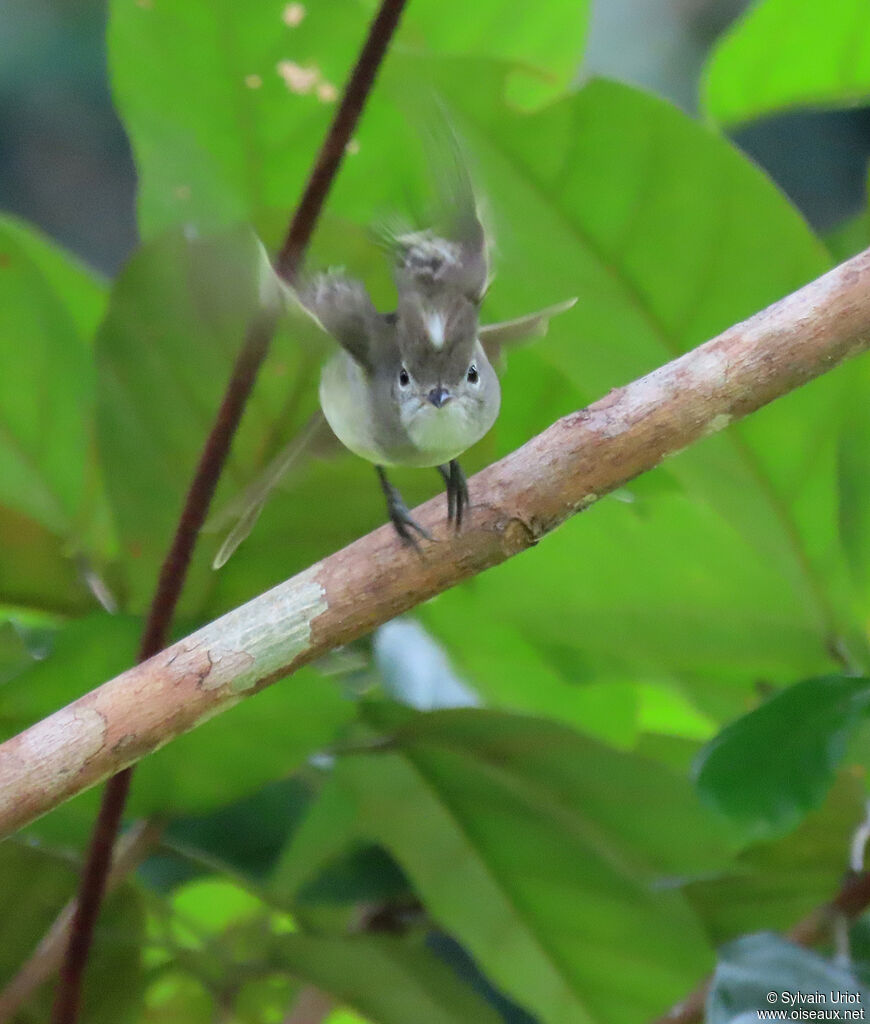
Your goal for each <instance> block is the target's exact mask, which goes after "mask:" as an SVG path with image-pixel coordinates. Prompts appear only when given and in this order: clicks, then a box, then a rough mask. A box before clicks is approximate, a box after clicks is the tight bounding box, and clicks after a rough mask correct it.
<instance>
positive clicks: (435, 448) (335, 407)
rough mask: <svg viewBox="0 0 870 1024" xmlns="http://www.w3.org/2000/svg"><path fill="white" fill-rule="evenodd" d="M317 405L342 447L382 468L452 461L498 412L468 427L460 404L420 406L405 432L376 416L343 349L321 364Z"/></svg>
mask: <svg viewBox="0 0 870 1024" xmlns="http://www.w3.org/2000/svg"><path fill="white" fill-rule="evenodd" d="M320 406H321V408H322V409H323V414H324V416H325V417H326V421H327V422H328V423H329V426H330V427H331V428H332V431H333V433H334V434H335V436H336V437H337V438H338V439H339V441H341V443H342V444H343V445H344V446H345V448H348V449H349V450H350V451H352V452H353V453H354V454H355V455H359V456H360V457H361V458H363V459H367V460H368V461H369V462H374V463H375V464H376V465H380V466H420V467H424V466H440V465H443V464H444V463H447V462H450V460H451V459H455V458H457V457H458V456H459V455H461V454H462V453H463V452H464V451H465V450H466V449H467V448H470V447H471V445H473V444H474V443H475V442H477V441H479V440H480V438H481V437H483V435H484V434H485V433H486V432H487V431H488V430H489V428H490V427H491V426H492V422H493V420H494V419H495V414H496V413H497V411H498V409H497V407H496V409H495V410H494V412H493V415H492V417H491V419H490V418H487V421H486V422H483V423H478V424H474V425H472V424H470V423H469V422H468V420H467V418H466V416H465V414H464V410H463V408H462V407H461V406H460V405H459V404H458V403H448V404H447V405H445V406H443V407H442V408H440V409H436V408H435V406H434V405H433V406H432V407H431V409H430V408H428V407H425V406H424V407H423V408H422V409H421V410H420V413H419V414H418V415H417V416H415V417H414V420H413V421H412V423H411V424H410V426H409V427H408V428H407V430H406V429H404V428H402V427H401V426H400V425H399V424H398V423H394V422H390V421H389V420H386V421H385V418H384V417H383V416H381V417H379V418H377V419H376V417H375V416H374V415H373V412H372V409H371V404H370V391H369V388H368V384H367V380H366V376H365V373H364V371H363V370H362V369H361V368H360V367H359V366H358V364H357V363H356V362H355V361H354V360H353V359H351V358H350V357H349V356H347V355H346V354H345V353H344V352H338V353H336V355H335V356H333V358H332V359H330V360H329V362H328V363H327V364H326V366H324V368H323V372H322V373H321V376H320ZM376 423H377V424H379V427H376V426H375V424H376Z"/></svg>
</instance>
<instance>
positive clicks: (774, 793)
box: [696, 676, 870, 834]
mask: <svg viewBox="0 0 870 1024" xmlns="http://www.w3.org/2000/svg"><path fill="white" fill-rule="evenodd" d="M868 706H870V680H868V679H855V678H851V677H845V676H827V677H825V678H823V679H807V680H805V681H804V682H801V683H795V685H794V686H791V687H789V688H788V689H787V690H783V691H782V692H781V693H778V694H776V696H774V697H771V699H770V700H768V701H766V702H765V703H764V704H762V705H761V706H760V707H758V708H756V709H755V710H754V711H750V712H749V714H747V715H744V716H743V717H742V718H738V719H737V721H736V722H732V723H731V724H730V725H728V726H727V727H726V728H725V729H723V730H722V732H720V733H719V735H718V736H716V737H715V738H714V739H713V740H711V742H710V743H708V744H707V746H706V747H705V748H704V750H703V751H702V752H701V754H700V756H699V758H698V762H697V765H696V772H697V783H698V788H699V789H700V791H701V793H702V794H703V795H704V797H705V798H706V799H707V800H709V801H710V802H711V803H712V804H713V805H714V806H716V807H718V808H719V809H720V810H721V811H723V812H724V813H725V814H728V815H729V816H730V817H732V818H733V819H734V820H735V821H738V822H740V823H741V824H742V825H743V826H744V827H745V828H746V829H747V830H748V832H750V833H760V834H765V833H769V832H774V833H778V832H784V831H786V830H787V829H789V828H791V827H792V826H793V825H794V824H795V823H796V822H797V821H799V820H800V819H801V818H802V817H803V816H804V814H806V812H807V811H808V810H810V809H811V808H813V807H816V806H818V804H819V803H821V801H822V799H823V798H824V796H825V794H826V793H827V791H828V789H829V788H830V785H831V781H832V779H833V774H834V772H835V771H836V769H837V768H838V767H839V765H840V762H841V760H842V758H843V755H844V753H845V746H846V741H847V740H848V738H849V736H850V735H852V733H854V731H855V729H856V728H857V727H858V725H859V724H860V723H861V721H862V720H863V719H864V717H865V716H866V714H867V708H868Z"/></svg>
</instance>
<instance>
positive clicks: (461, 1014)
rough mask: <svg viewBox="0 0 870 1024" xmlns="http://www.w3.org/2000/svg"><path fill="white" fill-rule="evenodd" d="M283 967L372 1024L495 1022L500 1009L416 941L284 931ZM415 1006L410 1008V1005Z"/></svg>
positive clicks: (280, 953) (279, 950)
mask: <svg viewBox="0 0 870 1024" xmlns="http://www.w3.org/2000/svg"><path fill="white" fill-rule="evenodd" d="M277 958H278V960H279V962H280V964H281V967H282V969H283V970H287V971H290V972H291V973H292V974H294V975H296V976H297V977H299V978H302V979H304V980H305V981H307V982H309V983H311V984H313V985H316V986H317V987H318V988H320V989H322V990H323V991H324V992H328V993H329V994H330V995H331V996H333V997H334V998H335V999H336V1001H337V1002H341V1003H347V1004H348V1005H349V1006H351V1007H352V1008H353V1009H355V1010H358V1011H359V1012H360V1013H362V1014H364V1015H365V1017H366V1018H368V1019H369V1020H371V1021H372V1022H373V1024H408V1020H409V1017H408V1014H409V1012H411V1013H412V1014H413V1021H414V1024H456V1022H457V1021H474V1022H475V1024H477V1022H478V1021H479V1022H480V1024H497V1022H498V1021H499V1020H500V1018H499V1016H498V1014H497V1013H496V1012H495V1010H493V1009H492V1007H490V1006H487V1004H486V1003H485V1002H484V1001H483V1000H482V999H481V998H480V997H479V996H477V995H475V994H474V992H472V990H471V989H470V988H468V987H467V986H465V985H463V984H462V982H460V981H459V980H458V979H457V977H456V976H455V974H454V973H453V972H452V971H451V970H450V969H449V968H448V967H445V966H444V964H442V963H441V962H440V961H439V960H437V959H436V958H435V957H434V956H433V955H432V954H431V953H430V952H429V951H428V950H427V949H425V948H424V947H423V946H422V945H420V944H418V943H417V942H416V941H414V940H405V939H395V938H389V937H387V936H354V937H353V938H348V939H330V938H319V937H315V936H310V935H287V936H284V937H283V938H282V939H281V940H280V941H279V943H278V945H277ZM411 1008H413V1009H411Z"/></svg>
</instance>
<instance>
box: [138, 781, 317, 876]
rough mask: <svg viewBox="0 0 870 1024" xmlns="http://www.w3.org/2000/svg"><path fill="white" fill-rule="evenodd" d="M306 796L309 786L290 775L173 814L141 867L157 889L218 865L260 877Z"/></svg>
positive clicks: (275, 855)
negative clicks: (201, 808)
mask: <svg viewBox="0 0 870 1024" xmlns="http://www.w3.org/2000/svg"><path fill="white" fill-rule="evenodd" d="M310 800H311V792H310V787H309V786H308V785H306V783H305V782H303V781H302V779H300V778H299V777H298V776H296V775H294V776H291V777H290V778H288V779H281V780H279V781H277V782H272V783H270V784H268V785H266V786H263V787H262V788H261V789H259V790H257V792H255V793H252V794H251V795H249V796H245V797H242V798H241V799H240V800H234V801H232V802H231V803H227V804H225V805H224V806H222V807H220V808H218V809H217V810H212V811H210V812H209V813H207V814H198V815H187V816H183V817H177V818H174V819H173V820H172V821H170V822H169V823H168V825H167V827H166V832H165V833H164V836H163V840H162V842H161V844H160V848H159V849H158V850H157V851H155V852H154V853H153V854H152V855H151V856H150V857H149V858H148V860H147V861H146V862H145V864H144V865H143V866H142V867H141V868H140V869H139V870H140V873H141V874H142V876H143V877H144V878H145V879H146V880H147V883H148V885H149V886H150V887H152V888H156V889H158V890H161V891H166V890H169V889H172V888H175V887H176V886H177V885H179V884H182V883H183V882H186V881H190V880H191V879H193V878H197V877H199V876H201V875H202V874H203V873H206V874H208V873H211V872H213V871H216V870H218V869H219V868H218V866H219V865H220V866H221V869H222V870H224V871H225V873H226V874H228V875H231V876H236V877H242V878H250V879H254V880H259V879H261V878H263V877H265V876H266V875H267V874H268V873H269V872H270V871H271V869H272V868H273V867H274V864H275V861H276V860H277V858H278V856H279V854H280V852H281V849H282V847H283V845H284V843H285V841H286V839H287V835H288V834H289V833H291V832H292V831H293V830H294V829H295V828H296V827H297V826H298V824H299V821H300V820H301V818H302V816H303V814H304V813H305V810H306V809H307V807H308V805H309V803H310Z"/></svg>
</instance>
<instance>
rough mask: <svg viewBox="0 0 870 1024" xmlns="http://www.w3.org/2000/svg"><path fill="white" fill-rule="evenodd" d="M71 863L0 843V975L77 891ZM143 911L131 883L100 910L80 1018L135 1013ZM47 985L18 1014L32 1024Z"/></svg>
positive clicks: (112, 1020)
mask: <svg viewBox="0 0 870 1024" xmlns="http://www.w3.org/2000/svg"><path fill="white" fill-rule="evenodd" d="M77 883H78V871H77V865H75V864H70V863H66V862H64V861H62V860H59V859H58V858H57V857H55V856H53V855H52V854H49V853H46V852H44V851H41V850H39V849H36V848H33V847H25V846H22V845H19V844H18V843H17V842H15V841H14V840H12V841H7V842H5V843H3V844H2V846H0V977H2V978H4V979H5V978H11V977H12V976H13V975H14V974H15V972H16V971H17V970H18V968H19V967H20V966H21V965H22V963H24V961H25V960H26V959H27V958H28V957H29V956H30V955H31V953H32V952H33V950H34V948H35V946H36V944H37V942H38V941H39V939H41V938H42V935H43V932H44V931H45V929H46V928H47V927H48V926H49V925H50V924H51V923H52V921H53V920H54V918H55V916H56V914H57V913H58V911H59V910H60V909H61V908H62V907H63V906H64V904H65V903H66V902H67V900H68V899H70V898H71V897H72V896H73V894H74V893H75V891H76V887H77ZM143 926H144V914H143V910H142V906H141V901H140V899H139V896H138V894H137V893H136V892H135V890H134V889H133V888H132V887H131V886H126V885H125V886H122V887H121V888H120V889H118V890H117V891H116V892H114V893H112V894H111V896H110V897H109V898H108V899H107V901H106V905H105V907H104V908H103V910H102V913H101V915H100V920H99V922H98V924H97V927H96V931H95V933H94V944H93V948H92V951H91V956H90V958H89V962H88V972H87V977H86V979H85V985H84V992H83V996H82V1010H81V1014H80V1018H79V1019H80V1020H81V1022H82V1024H126V1022H127V1021H130V1022H132V1021H134V1020H138V1013H139V1008H140V1004H141V994H142V976H141V968H140V963H139V947H140V945H141V942H142V938H143V934H142V933H143ZM51 988H52V986H51V985H47V986H43V987H42V988H41V989H39V990H38V991H37V992H36V994H35V995H34V996H33V998H32V999H31V1000H30V1001H29V1002H28V1004H27V1005H26V1007H25V1008H24V1009H23V1010H22V1011H21V1012H20V1014H19V1015H18V1016H16V1018H15V1019H16V1021H19V1020H20V1021H21V1022H22V1024H31V1022H32V1024H38V1022H41V1021H44V1020H48V1019H49V1016H50V1009H51V1002H52V997H53V993H52V991H51Z"/></svg>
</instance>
